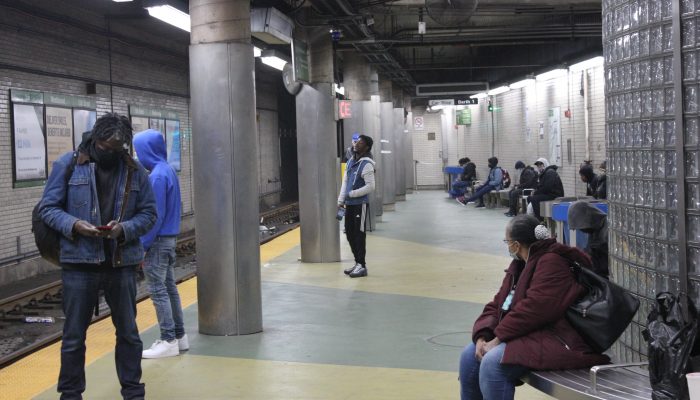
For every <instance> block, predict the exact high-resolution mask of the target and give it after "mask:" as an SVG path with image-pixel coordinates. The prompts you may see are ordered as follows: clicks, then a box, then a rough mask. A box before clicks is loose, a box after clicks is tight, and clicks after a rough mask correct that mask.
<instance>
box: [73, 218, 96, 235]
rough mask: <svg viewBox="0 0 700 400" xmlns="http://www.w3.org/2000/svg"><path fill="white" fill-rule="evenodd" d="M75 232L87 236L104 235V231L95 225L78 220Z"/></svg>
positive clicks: (74, 226)
mask: <svg viewBox="0 0 700 400" xmlns="http://www.w3.org/2000/svg"><path fill="white" fill-rule="evenodd" d="M73 232H75V233H77V234H79V235H81V236H87V237H99V236H102V235H103V233H102V232H101V231H100V230H98V229H97V228H95V225H93V224H91V223H89V222H87V221H83V220H82V219H81V220H78V221H76V222H75V224H73Z"/></svg>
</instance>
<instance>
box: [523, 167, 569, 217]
mask: <svg viewBox="0 0 700 400" xmlns="http://www.w3.org/2000/svg"><path fill="white" fill-rule="evenodd" d="M535 168H537V170H538V171H539V173H540V176H539V181H538V183H537V188H535V193H533V195H532V196H530V197H528V198H527V200H528V202H530V204H532V211H533V213H534V214H535V217H537V219H539V220H540V221H543V220H544V218H542V215H540V203H541V202H543V201H549V200H554V199H556V198H557V197H563V196H564V185H563V184H562V183H561V178H560V177H559V174H558V173H557V168H558V167H557V166H556V165H549V162H548V161H547V159H546V158H538V159H537V161H535Z"/></svg>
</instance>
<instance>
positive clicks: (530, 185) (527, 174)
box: [518, 166, 537, 189]
mask: <svg viewBox="0 0 700 400" xmlns="http://www.w3.org/2000/svg"><path fill="white" fill-rule="evenodd" d="M536 187H537V171H535V169H534V168H532V167H529V166H528V167H525V168H524V169H523V172H521V173H520V183H518V189H534V188H536Z"/></svg>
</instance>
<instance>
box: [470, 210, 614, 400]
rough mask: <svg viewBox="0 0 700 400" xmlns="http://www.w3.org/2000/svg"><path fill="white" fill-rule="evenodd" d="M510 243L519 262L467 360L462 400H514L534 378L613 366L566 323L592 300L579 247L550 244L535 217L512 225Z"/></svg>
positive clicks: (489, 308)
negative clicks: (578, 268) (577, 273)
mask: <svg viewBox="0 0 700 400" xmlns="http://www.w3.org/2000/svg"><path fill="white" fill-rule="evenodd" d="M504 242H505V244H506V246H508V253H510V255H511V256H512V257H513V261H512V262H511V263H510V266H509V267H508V270H507V271H506V275H505V277H504V279H503V283H502V284H501V288H500V289H499V290H498V292H497V293H496V296H495V297H494V298H493V300H492V301H491V302H490V303H488V304H487V305H486V307H485V308H484V311H483V312H482V313H481V315H480V316H479V317H478V318H477V320H476V322H475V323H474V327H473V329H472V341H473V343H471V344H469V345H468V346H467V347H466V348H465V349H464V351H463V352H462V355H461V358H460V362H459V381H460V387H461V399H462V400H476V399H478V400H482V399H499V400H501V399H513V397H514V394H515V385H516V384H518V383H519V379H520V378H521V377H522V376H523V375H525V374H526V373H527V372H528V371H530V370H551V369H578V368H587V367H591V366H594V365H600V364H607V363H609V362H610V359H609V358H608V357H607V356H606V355H603V354H599V353H595V352H594V351H593V350H592V349H591V348H590V346H589V345H587V344H586V342H585V341H584V340H583V338H581V336H580V335H579V334H578V333H577V332H576V330H574V328H573V327H572V326H571V325H570V324H569V321H568V320H567V319H566V310H567V309H568V308H569V306H570V305H571V304H573V302H574V301H576V300H577V299H578V298H579V296H580V295H581V294H582V293H583V292H584V290H585V289H584V288H583V286H581V285H580V284H579V283H578V282H577V281H576V278H575V277H574V275H573V273H572V272H571V270H570V268H569V265H570V263H571V261H570V260H574V261H577V262H579V263H580V264H581V265H583V266H584V267H590V265H591V260H590V259H589V258H588V256H587V255H586V254H584V253H583V252H582V251H581V250H579V249H577V248H575V247H569V246H566V245H563V244H560V243H557V242H556V240H554V239H550V238H549V231H548V230H547V228H546V227H545V226H543V225H540V224H539V221H538V220H537V218H535V217H533V216H531V215H519V216H517V217H515V218H513V219H512V220H510V222H509V223H508V225H507V226H506V231H505V239H504Z"/></svg>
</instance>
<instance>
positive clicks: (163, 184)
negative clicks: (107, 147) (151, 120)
mask: <svg viewBox="0 0 700 400" xmlns="http://www.w3.org/2000/svg"><path fill="white" fill-rule="evenodd" d="M134 150H136V155H137V156H138V158H139V162H141V164H143V166H144V167H146V169H147V170H149V171H151V174H150V175H149V176H148V180H149V181H151V187H153V194H154V196H155V198H156V208H157V209H158V219H157V220H156V223H155V225H153V228H151V230H150V231H148V233H147V234H145V235H144V236H142V237H141V243H143V247H144V249H146V251H148V249H150V248H151V244H153V240H154V239H155V238H156V236H176V235H177V234H178V233H180V182H179V181H178V179H177V174H176V173H175V171H174V170H173V168H172V167H171V166H170V165H169V164H168V161H167V159H168V155H167V151H166V149H165V139H163V135H162V134H161V133H160V132H158V131H156V130H153V129H148V130H145V131H143V132H141V133H139V134H137V135H136V136H134Z"/></svg>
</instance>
